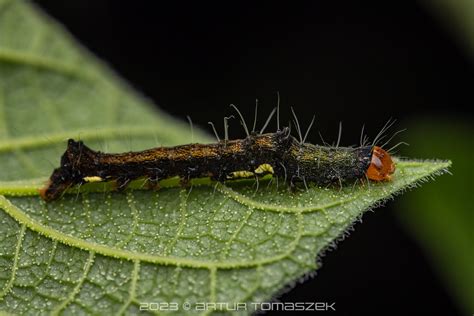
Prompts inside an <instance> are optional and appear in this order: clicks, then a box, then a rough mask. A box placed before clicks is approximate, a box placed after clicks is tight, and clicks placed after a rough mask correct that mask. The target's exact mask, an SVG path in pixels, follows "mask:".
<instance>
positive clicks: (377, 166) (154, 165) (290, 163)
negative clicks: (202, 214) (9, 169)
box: [39, 108, 395, 201]
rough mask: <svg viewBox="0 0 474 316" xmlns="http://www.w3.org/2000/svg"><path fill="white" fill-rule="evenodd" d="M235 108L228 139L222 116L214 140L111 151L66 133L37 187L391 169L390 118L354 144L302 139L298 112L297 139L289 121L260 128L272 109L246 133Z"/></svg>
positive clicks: (321, 178)
mask: <svg viewBox="0 0 474 316" xmlns="http://www.w3.org/2000/svg"><path fill="white" fill-rule="evenodd" d="M277 109H278V108H277ZM236 110H237V109H236ZM237 112H238V113H239V115H240V117H241V121H242V123H243V126H244V128H245V131H246V133H247V137H246V138H244V139H238V140H228V139H227V118H225V119H224V124H225V128H226V138H225V139H224V140H219V139H218V142H217V143H214V144H188V145H181V146H175V147H158V148H153V149H148V150H144V151H140V152H126V153H119V154H110V153H102V152H99V151H94V150H92V149H90V148H89V147H87V146H86V145H84V143H83V142H82V141H74V140H73V139H69V141H68V147H67V149H66V152H65V153H64V154H63V155H62V157H61V165H60V167H59V168H56V169H55V170H54V171H53V173H52V175H51V177H50V179H49V181H48V182H47V184H46V185H45V187H44V188H42V189H40V190H39V193H40V196H41V197H42V198H43V200H45V201H52V200H55V199H57V198H59V197H60V196H61V195H62V194H63V193H64V192H65V191H66V190H67V189H68V188H70V187H72V186H74V185H80V184H84V183H88V182H108V181H115V182H116V184H117V189H118V190H122V189H124V188H126V186H127V184H128V183H129V182H130V181H132V180H135V179H138V178H143V177H144V178H147V179H148V181H149V183H150V185H151V186H154V185H156V186H157V185H158V181H160V180H163V179H166V178H170V177H174V176H178V177H180V179H181V183H182V184H183V185H185V184H186V183H187V182H188V181H189V180H190V179H192V178H202V177H210V178H211V179H213V180H217V181H221V182H223V181H227V180H232V179H238V178H246V177H257V178H258V177H260V176H263V175H266V174H272V175H273V176H276V177H278V178H283V179H285V182H287V183H288V184H289V185H290V186H292V187H293V186H294V185H295V184H296V183H297V182H303V183H304V184H305V186H306V183H308V182H313V183H317V184H320V185H324V184H330V183H340V184H342V183H343V182H348V181H351V180H357V179H364V178H367V179H369V180H372V181H388V180H390V179H391V175H392V174H393V172H394V171H395V164H394V163H393V161H392V159H391V157H390V154H389V153H388V152H387V151H385V150H384V149H382V148H381V147H379V146H376V141H377V139H380V138H379V137H380V136H381V135H382V133H383V132H384V131H386V129H387V128H388V127H390V125H388V123H387V124H386V125H385V126H384V128H383V129H382V131H381V132H380V133H379V135H377V137H376V140H374V142H373V143H372V144H371V145H365V144H364V143H365V142H366V140H365V139H364V142H362V140H361V143H362V144H361V146H360V147H356V148H354V147H339V146H336V147H330V146H319V145H313V144H309V143H305V139H306V135H307V133H306V135H305V137H304V138H303V137H302V134H301V130H300V128H299V123H298V121H297V119H296V116H295V124H296V127H297V131H298V134H299V136H300V140H299V141H298V140H297V139H296V138H295V137H293V136H291V135H290V129H289V128H288V127H284V128H282V129H280V128H279V123H278V128H277V131H276V132H275V133H266V134H263V130H264V129H265V127H266V126H267V125H268V122H269V121H270V119H271V117H272V115H273V113H274V112H275V110H273V112H272V113H271V115H270V116H269V118H268V119H267V122H266V124H265V126H264V128H263V129H262V130H261V131H260V132H255V124H254V128H253V130H252V132H250V133H249V132H248V129H247V126H246V125H245V121H244V120H243V117H242V115H241V114H240V112H239V111H238V110H237ZM293 114H294V112H293ZM277 116H278V111H277ZM313 119H314V118H313ZM387 126H388V127H387ZM310 127H311V126H310ZM382 147H383V146H382Z"/></svg>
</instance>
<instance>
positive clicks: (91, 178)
mask: <svg viewBox="0 0 474 316" xmlns="http://www.w3.org/2000/svg"><path fill="white" fill-rule="evenodd" d="M82 180H84V181H86V182H100V181H103V180H104V179H102V178H101V177H99V176H92V177H84V178H82Z"/></svg>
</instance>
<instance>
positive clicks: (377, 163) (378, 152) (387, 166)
mask: <svg viewBox="0 0 474 316" xmlns="http://www.w3.org/2000/svg"><path fill="white" fill-rule="evenodd" d="M394 172H395V164H394V163H393V161H392V157H390V154H389V153H388V152H386V151H385V150H383V149H382V148H381V147H379V146H374V147H373V148H372V158H371V161H370V165H369V168H368V169H367V172H366V175H367V177H368V178H369V179H370V180H373V181H389V180H390V179H391V177H392V174H393V173H394Z"/></svg>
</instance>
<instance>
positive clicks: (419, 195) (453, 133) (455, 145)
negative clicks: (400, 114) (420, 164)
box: [397, 117, 474, 314]
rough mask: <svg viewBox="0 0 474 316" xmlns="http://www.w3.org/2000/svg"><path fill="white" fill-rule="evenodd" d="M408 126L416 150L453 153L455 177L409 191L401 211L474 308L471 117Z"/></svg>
mask: <svg viewBox="0 0 474 316" xmlns="http://www.w3.org/2000/svg"><path fill="white" fill-rule="evenodd" d="M404 126H407V127H408V134H407V135H406V137H408V138H409V139H410V147H411V149H410V151H411V152H415V153H417V154H421V155H434V154H436V155H440V156H441V157H443V156H444V157H448V156H449V157H450V158H451V159H453V161H454V162H455V164H454V165H453V168H452V169H451V170H450V171H451V172H452V176H450V177H443V178H442V179H439V181H437V182H436V183H431V184H429V185H427V186H426V187H424V188H423V190H422V191H420V192H410V194H407V195H406V196H404V197H403V198H402V199H401V201H400V203H399V204H398V206H399V211H398V212H397V215H399V217H400V220H401V221H402V222H403V224H404V225H406V226H407V227H408V228H409V229H410V230H411V231H412V233H413V235H414V236H415V237H416V238H417V239H418V241H419V243H420V245H421V246H422V247H423V249H425V252H426V254H427V256H428V258H430V259H432V262H433V267H434V268H435V270H436V272H438V273H439V275H440V276H441V278H442V280H443V281H444V282H445V284H446V285H447V290H448V292H449V293H450V294H451V295H452V296H453V298H454V299H455V300H456V302H457V303H458V305H459V306H460V308H464V312H465V314H469V313H471V312H472V311H473V310H474V300H473V298H474V269H473V267H474V251H473V244H474V234H473V233H472V229H473V224H474V215H473V212H472V204H473V202H474V199H473V198H472V179H473V178H474V171H473V169H472V157H473V153H472V135H473V133H474V128H473V126H472V123H471V122H470V121H468V120H466V119H461V118H455V117H451V118H446V117H443V118H437V119H435V118H427V117H423V118H421V117H420V118H418V119H416V120H415V119H414V120H412V121H410V122H406V124H405V125H404ZM427 135H429V136H428V137H427Z"/></svg>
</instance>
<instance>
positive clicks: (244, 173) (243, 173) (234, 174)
mask: <svg viewBox="0 0 474 316" xmlns="http://www.w3.org/2000/svg"><path fill="white" fill-rule="evenodd" d="M253 176H254V174H253V172H250V171H234V172H231V173H230V175H229V176H227V179H236V178H249V177H253Z"/></svg>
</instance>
